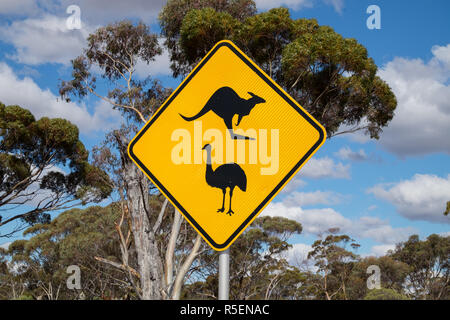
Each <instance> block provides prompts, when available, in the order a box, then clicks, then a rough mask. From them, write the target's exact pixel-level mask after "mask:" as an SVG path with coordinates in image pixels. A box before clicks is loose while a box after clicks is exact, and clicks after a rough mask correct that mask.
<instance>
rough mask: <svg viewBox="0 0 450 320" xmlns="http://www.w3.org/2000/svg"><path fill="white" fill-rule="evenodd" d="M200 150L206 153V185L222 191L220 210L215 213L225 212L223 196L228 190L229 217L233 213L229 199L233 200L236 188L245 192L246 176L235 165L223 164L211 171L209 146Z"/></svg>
mask: <svg viewBox="0 0 450 320" xmlns="http://www.w3.org/2000/svg"><path fill="white" fill-rule="evenodd" d="M202 150H206V152H207V162H206V175H205V178H206V183H207V184H208V185H209V186H211V187H213V188H219V189H222V194H223V198H222V208H220V209H218V210H217V212H224V211H225V195H226V190H227V188H229V189H230V207H229V209H228V212H227V214H228V215H229V216H231V215H232V214H233V213H234V211H233V210H232V209H231V199H232V198H233V190H234V188H235V187H238V188H239V189H241V190H242V191H244V192H245V191H246V190H247V176H246V175H245V172H244V170H242V168H241V167H240V166H239V165H238V164H236V163H227V164H223V165H221V166H219V167H217V168H216V170H213V168H212V165H211V145H209V144H206V145H205V146H204V147H203V149H202Z"/></svg>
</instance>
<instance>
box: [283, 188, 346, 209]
mask: <svg viewBox="0 0 450 320" xmlns="http://www.w3.org/2000/svg"><path fill="white" fill-rule="evenodd" d="M342 199H343V196H342V195H341V194H339V193H336V192H332V191H314V192H298V191H294V192H291V193H290V194H289V195H287V196H286V197H285V198H284V199H283V203H284V204H285V205H286V206H288V207H295V206H301V207H302V206H310V205H317V204H328V205H331V204H336V203H339V202H341V201H342Z"/></svg>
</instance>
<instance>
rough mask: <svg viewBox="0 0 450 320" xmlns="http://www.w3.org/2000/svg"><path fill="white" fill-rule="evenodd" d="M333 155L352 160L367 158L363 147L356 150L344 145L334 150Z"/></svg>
mask: <svg viewBox="0 0 450 320" xmlns="http://www.w3.org/2000/svg"><path fill="white" fill-rule="evenodd" d="M335 155H336V156H337V157H338V158H339V159H342V160H352V161H365V160H368V156H367V154H366V152H365V151H364V150H363V149H359V150H358V151H353V150H352V149H350V147H348V146H345V147H343V148H341V149H339V151H338V152H335Z"/></svg>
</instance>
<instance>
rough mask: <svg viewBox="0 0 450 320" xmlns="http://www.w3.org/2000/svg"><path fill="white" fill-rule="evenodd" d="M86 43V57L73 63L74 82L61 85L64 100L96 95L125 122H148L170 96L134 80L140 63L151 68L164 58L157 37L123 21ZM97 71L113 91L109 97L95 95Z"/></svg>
mask: <svg viewBox="0 0 450 320" xmlns="http://www.w3.org/2000/svg"><path fill="white" fill-rule="evenodd" d="M87 41H88V45H87V48H86V49H85V50H84V52H83V54H81V55H80V56H78V57H77V58H75V59H74V60H72V61H71V62H72V79H71V80H69V81H61V83H60V84H59V93H60V95H61V97H62V98H64V99H65V100H66V101H71V100H72V99H73V98H79V99H81V98H84V97H86V96H87V95H88V94H93V95H94V96H97V97H99V98H101V99H103V100H104V101H106V102H108V103H110V104H111V105H112V106H113V108H116V109H119V110H120V111H121V112H123V114H124V115H125V116H126V118H128V119H131V120H133V121H134V120H137V121H144V122H145V121H146V119H147V118H148V117H149V116H150V115H151V114H152V113H153V112H154V110H155V109H156V108H157V107H159V106H160V104H161V103H162V101H164V100H165V98H167V97H168V95H169V94H170V90H167V89H165V88H163V87H162V86H161V85H160V83H159V81H156V80H153V81H152V80H151V78H150V77H148V78H147V79H144V80H137V79H135V78H134V77H133V75H134V73H135V71H136V65H137V64H138V63H139V62H143V63H147V64H148V63H149V62H151V61H153V60H155V57H156V56H157V55H160V54H161V52H162V49H161V47H160V45H159V43H158V38H157V36H156V34H153V33H152V32H151V31H150V29H149V27H148V26H147V25H145V24H144V23H142V22H140V23H137V24H133V23H132V22H130V21H120V22H117V23H112V24H109V25H107V26H105V27H100V28H98V29H97V30H96V31H95V32H94V33H92V34H91V35H89V37H88V40H87ZM94 69H95V70H94ZM98 70H101V79H103V80H106V82H107V83H106V85H107V86H108V87H111V88H112V89H111V90H109V91H108V93H107V94H106V95H102V94H101V93H99V92H97V91H96V88H97V85H98V83H99V81H98V80H99V79H97V77H96V74H97V73H98Z"/></svg>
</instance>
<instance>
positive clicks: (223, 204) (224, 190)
mask: <svg viewBox="0 0 450 320" xmlns="http://www.w3.org/2000/svg"><path fill="white" fill-rule="evenodd" d="M226 191H227V189H226V188H225V189H222V193H223V198H222V208H220V209H217V212H224V211H225V193H226Z"/></svg>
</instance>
